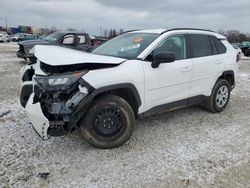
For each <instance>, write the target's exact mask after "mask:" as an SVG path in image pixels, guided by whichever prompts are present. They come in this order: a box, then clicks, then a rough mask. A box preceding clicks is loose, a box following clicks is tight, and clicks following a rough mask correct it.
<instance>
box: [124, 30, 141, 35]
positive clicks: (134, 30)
mask: <svg viewBox="0 0 250 188" xmlns="http://www.w3.org/2000/svg"><path fill="white" fill-rule="evenodd" d="M133 31H138V30H137V29H133V30H128V31H124V32H123V33H122V34H124V33H129V32H133Z"/></svg>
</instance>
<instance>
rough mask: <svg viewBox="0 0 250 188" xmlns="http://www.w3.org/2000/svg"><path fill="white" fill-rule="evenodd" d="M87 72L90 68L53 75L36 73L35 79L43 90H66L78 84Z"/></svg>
mask: <svg viewBox="0 0 250 188" xmlns="http://www.w3.org/2000/svg"><path fill="white" fill-rule="evenodd" d="M87 72H88V70H84V71H81V72H75V73H71V74H60V75H53V76H39V75H36V76H34V80H35V82H36V83H37V85H38V86H39V87H40V88H41V89H42V90H43V91H64V90H69V89H71V87H72V85H74V84H76V82H77V81H78V80H79V79H80V78H81V77H82V76H83V75H85V74H86V73H87Z"/></svg>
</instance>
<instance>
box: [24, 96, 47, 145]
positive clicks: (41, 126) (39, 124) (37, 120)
mask: <svg viewBox="0 0 250 188" xmlns="http://www.w3.org/2000/svg"><path fill="white" fill-rule="evenodd" d="M33 100H34V93H32V94H31V95H30V98H29V100H28V102H27V104H26V107H25V110H26V113H27V115H28V117H29V119H30V121H31V124H32V126H33V128H34V130H35V131H36V133H37V134H38V135H39V136H40V137H41V138H42V139H44V140H47V139H49V135H48V129H49V126H50V125H49V120H48V119H47V118H46V117H45V116H44V114H43V112H42V108H41V104H40V103H39V102H37V103H35V104H33Z"/></svg>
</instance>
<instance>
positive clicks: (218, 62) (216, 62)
mask: <svg viewBox="0 0 250 188" xmlns="http://www.w3.org/2000/svg"><path fill="white" fill-rule="evenodd" d="M222 63H223V62H222V61H219V60H217V61H215V64H216V65H221V64H222Z"/></svg>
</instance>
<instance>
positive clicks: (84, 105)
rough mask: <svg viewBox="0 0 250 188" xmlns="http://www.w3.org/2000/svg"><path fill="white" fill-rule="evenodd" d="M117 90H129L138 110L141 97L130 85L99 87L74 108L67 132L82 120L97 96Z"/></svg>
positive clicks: (132, 85)
mask: <svg viewBox="0 0 250 188" xmlns="http://www.w3.org/2000/svg"><path fill="white" fill-rule="evenodd" d="M119 89H129V90H130V91H132V93H133V95H134V97H135V101H136V103H137V104H136V106H137V107H138V108H139V107H140V106H141V97H140V95H139V92H138V90H137V89H136V87H135V86H134V84H132V83H121V84H114V85H109V86H105V87H101V88H98V89H94V90H93V91H92V92H91V93H90V94H89V95H88V96H87V97H86V98H84V99H83V100H82V101H81V102H80V103H79V104H78V106H77V107H76V109H75V111H74V113H73V114H72V116H71V119H70V121H69V125H68V126H67V131H68V132H71V131H72V130H73V128H74V127H75V125H76V124H77V123H78V122H79V120H80V119H81V118H82V116H83V115H84V114H85V113H86V111H87V109H88V108H89V106H90V105H91V104H92V102H93V100H94V98H95V97H96V96H98V95H99V94H102V93H105V92H109V91H112V90H119Z"/></svg>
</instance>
